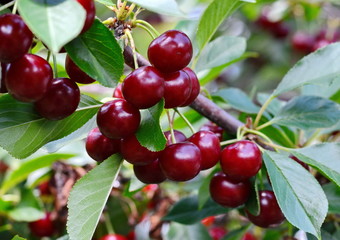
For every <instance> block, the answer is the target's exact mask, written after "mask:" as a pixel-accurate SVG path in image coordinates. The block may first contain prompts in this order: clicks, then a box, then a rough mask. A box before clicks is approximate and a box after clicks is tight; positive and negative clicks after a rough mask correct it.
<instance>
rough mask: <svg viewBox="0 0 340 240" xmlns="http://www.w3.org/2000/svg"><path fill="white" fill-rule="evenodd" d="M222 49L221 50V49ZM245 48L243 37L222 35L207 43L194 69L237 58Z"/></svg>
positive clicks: (212, 66) (214, 65)
mask: <svg viewBox="0 0 340 240" xmlns="http://www.w3.org/2000/svg"><path fill="white" fill-rule="evenodd" d="M221 49H223V51H221ZM245 50H246V40H245V38H243V37H233V36H222V37H219V38H217V39H215V40H214V41H212V42H210V43H208V45H207V46H206V47H205V48H204V50H203V51H202V53H201V55H200V58H199V60H198V62H197V64H196V71H197V72H199V71H201V70H204V69H211V68H214V67H219V66H221V65H224V64H226V63H229V62H231V61H234V60H235V59H237V58H240V57H241V56H242V55H243V53H244V52H245Z"/></svg>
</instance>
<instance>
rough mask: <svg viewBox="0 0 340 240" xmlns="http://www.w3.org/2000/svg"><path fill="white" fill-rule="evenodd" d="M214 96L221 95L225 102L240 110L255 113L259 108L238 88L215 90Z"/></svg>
mask: <svg viewBox="0 0 340 240" xmlns="http://www.w3.org/2000/svg"><path fill="white" fill-rule="evenodd" d="M214 96H218V97H221V98H222V99H223V100H224V101H225V102H226V103H228V104H230V105H231V106H232V107H233V108H235V109H237V110H239V111H241V112H245V113H257V112H258V111H259V110H260V108H259V107H258V106H256V105H255V104H254V103H253V102H252V100H251V99H250V98H249V97H248V96H247V95H246V94H245V93H244V92H243V91H241V90H240V89H238V88H225V89H222V90H219V91H218V92H216V93H215V94H214Z"/></svg>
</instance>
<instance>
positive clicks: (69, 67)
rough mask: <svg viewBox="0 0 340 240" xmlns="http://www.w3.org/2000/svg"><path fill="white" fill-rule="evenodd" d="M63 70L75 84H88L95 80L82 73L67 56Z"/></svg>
mask: <svg viewBox="0 0 340 240" xmlns="http://www.w3.org/2000/svg"><path fill="white" fill-rule="evenodd" d="M65 69H66V72H67V74H68V76H69V77H70V78H71V79H72V80H73V81H75V82H77V83H82V84H89V83H93V82H95V81H96V80H95V79H93V78H91V77H90V76H89V75H87V74H86V73H85V72H83V71H82V70H81V69H80V68H79V67H78V66H77V65H76V64H75V63H74V62H73V61H72V59H71V58H70V57H69V55H67V56H66V59H65Z"/></svg>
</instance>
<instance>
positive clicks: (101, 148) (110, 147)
mask: <svg viewBox="0 0 340 240" xmlns="http://www.w3.org/2000/svg"><path fill="white" fill-rule="evenodd" d="M85 146H86V151H87V154H88V155H89V156H90V157H91V158H93V159H94V160H96V161H99V162H100V161H104V160H105V159H107V158H108V157H110V156H111V155H113V154H115V153H118V152H119V150H120V139H110V138H108V137H105V136H104V135H103V134H102V133H101V132H100V131H99V128H94V129H92V130H91V132H90V133H89V134H88V136H87V139H86V145H85Z"/></svg>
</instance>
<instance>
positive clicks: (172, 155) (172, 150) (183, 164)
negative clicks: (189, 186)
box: [160, 142, 201, 181]
mask: <svg viewBox="0 0 340 240" xmlns="http://www.w3.org/2000/svg"><path fill="white" fill-rule="evenodd" d="M160 165H161V169H162V171H163V173H164V175H165V176H166V177H167V178H168V179H170V180H173V181H188V180H190V179H193V178H194V177H196V175H197V174H198V173H199V172H200V170H201V152H200V150H199V148H198V147H197V146H196V145H195V144H193V143H189V142H182V143H175V144H171V145H169V146H167V147H166V148H165V149H164V150H163V151H162V153H161V156H160Z"/></svg>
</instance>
